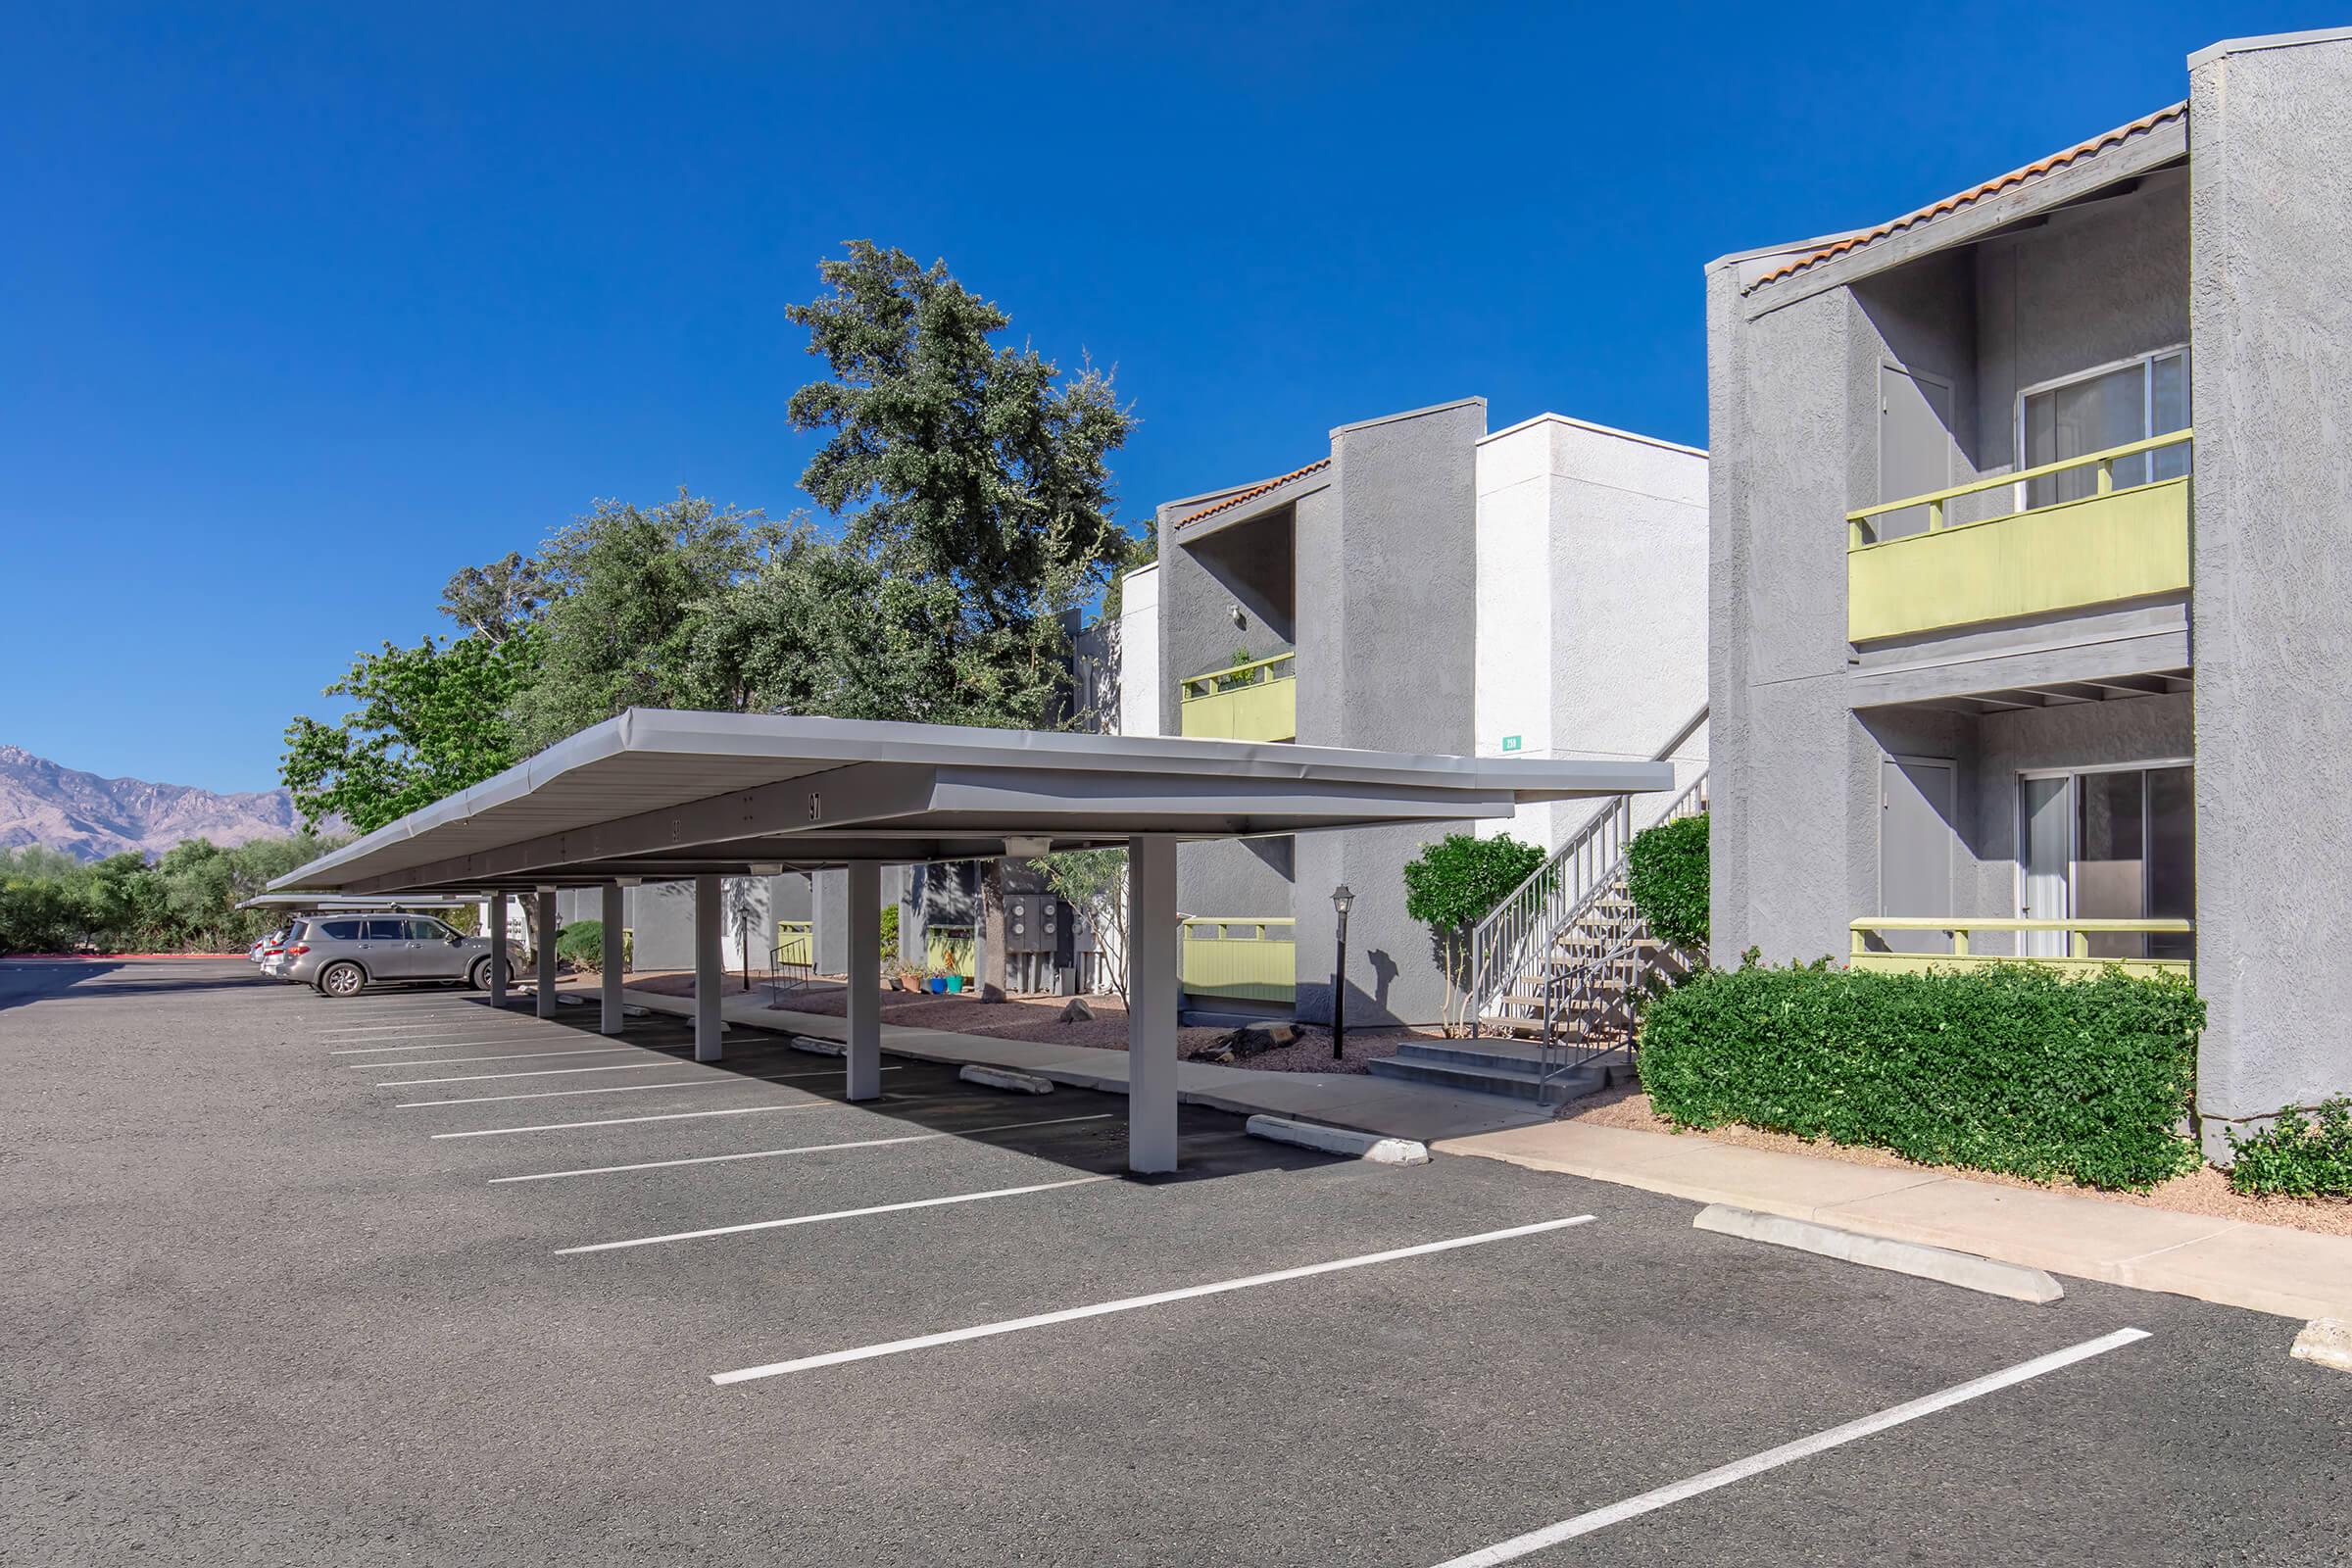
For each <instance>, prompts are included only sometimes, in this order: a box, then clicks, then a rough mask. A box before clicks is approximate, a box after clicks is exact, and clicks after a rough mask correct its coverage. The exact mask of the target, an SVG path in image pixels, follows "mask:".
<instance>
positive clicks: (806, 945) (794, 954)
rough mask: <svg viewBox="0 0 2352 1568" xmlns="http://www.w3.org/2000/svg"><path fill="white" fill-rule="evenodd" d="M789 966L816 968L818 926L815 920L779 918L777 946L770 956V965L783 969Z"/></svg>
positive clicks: (770, 966)
mask: <svg viewBox="0 0 2352 1568" xmlns="http://www.w3.org/2000/svg"><path fill="white" fill-rule="evenodd" d="M787 966H804V967H807V968H809V969H810V970H813V969H815V967H816V926H815V924H814V922H812V921H809V920H778V921H777V922H776V948H775V952H774V953H772V954H770V955H769V956H768V967H769V968H771V969H782V968H785V967H787Z"/></svg>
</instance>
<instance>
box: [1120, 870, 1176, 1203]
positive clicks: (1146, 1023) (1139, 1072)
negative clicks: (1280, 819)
mask: <svg viewBox="0 0 2352 1568" xmlns="http://www.w3.org/2000/svg"><path fill="white" fill-rule="evenodd" d="M1127 1168H1128V1169H1129V1170H1132V1171H1138V1172H1142V1173H1144V1174H1147V1175H1149V1174H1156V1173H1158V1172H1162V1171H1172V1170H1174V1169H1175V1168H1176V841H1175V840H1174V839H1172V838H1168V837H1165V836H1164V835H1157V834H1154V835H1150V836H1147V837H1142V838H1132V839H1129V840H1128V841H1127Z"/></svg>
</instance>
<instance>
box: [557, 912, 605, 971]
mask: <svg viewBox="0 0 2352 1568" xmlns="http://www.w3.org/2000/svg"><path fill="white" fill-rule="evenodd" d="M556 956H557V957H559V958H564V959H567V960H569V961H570V964H571V966H572V967H573V968H575V969H602V968H603V967H604V966H605V922H604V921H602V920H574V921H572V922H571V924H569V925H567V926H565V927H564V929H563V930H561V931H559V932H557V933H556Z"/></svg>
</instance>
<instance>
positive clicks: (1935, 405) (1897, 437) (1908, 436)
mask: <svg viewBox="0 0 2352 1568" xmlns="http://www.w3.org/2000/svg"><path fill="white" fill-rule="evenodd" d="M1952 451H1953V442H1952V386H1951V383H1950V382H1949V381H1944V380H1941V379H1938V378H1937V377H1936V376H1932V375H1923V374H1921V373H1920V372H1919V371H1916V370H1903V369H1898V368H1895V367H1894V366H1891V365H1882V366H1880V367H1879V500H1881V501H1882V502H1885V501H1900V500H1901V499H1902V498H1903V497H1905V496H1924V495H1926V494H1928V493H1929V492H1930V491H1932V490H1942V489H1945V488H1946V487H1948V486H1949V485H1950V484H1951V482H1952ZM1927 526H1928V509H1927V508H1925V507H1911V508H1908V509H1906V510H1904V511H1902V512H1890V513H1888V514H1887V515H1885V516H1883V517H1880V518H1879V519H1878V537H1880V538H1881V539H1899V538H1901V537H1902V536H1903V535H1905V534H1913V533H1922V532H1925V531H1926V529H1927Z"/></svg>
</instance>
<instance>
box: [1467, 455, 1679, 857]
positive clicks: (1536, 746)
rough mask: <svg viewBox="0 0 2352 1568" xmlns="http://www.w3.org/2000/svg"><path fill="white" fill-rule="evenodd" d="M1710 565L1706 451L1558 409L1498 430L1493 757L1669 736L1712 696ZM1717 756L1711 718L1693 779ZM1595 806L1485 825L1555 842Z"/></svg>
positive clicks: (1483, 751)
mask: <svg viewBox="0 0 2352 1568" xmlns="http://www.w3.org/2000/svg"><path fill="white" fill-rule="evenodd" d="M1706 571H1707V459H1706V454H1705V453H1703V452H1700V451H1697V450H1695V449H1693V448H1691V447H1684V446H1677V445H1675V444H1674V443H1672V442H1668V441H1659V440H1656V439H1654V438H1652V437H1648V436H1642V435H1635V434H1632V433H1630V432H1628V431H1623V430H1612V429H1609V428H1607V427H1606V426H1602V425H1595V424H1589V423H1586V422H1585V421H1583V420H1580V419H1571V418H1567V417H1563V416H1560V415H1556V414H1545V415H1540V416H1538V417H1535V418H1533V419H1528V420H1525V421H1523V422H1521V423H1519V424H1515V425H1512V426H1510V427H1509V428H1507V429H1503V430H1497V431H1495V433H1494V434H1492V435H1489V436H1487V437H1486V438H1485V439H1484V440H1483V441H1481V442H1480V443H1479V448H1478V651H1477V720H1476V729H1477V737H1476V744H1477V750H1478V755H1480V756H1481V757H1503V756H1515V757H1560V758H1579V759H1593V758H1598V759H1613V760H1642V759H1646V758H1648V757H1649V756H1651V755H1652V754H1653V753H1655V752H1656V751H1657V750H1658V748H1659V747H1661V746H1663V745H1665V744H1666V742H1667V741H1668V740H1669V739H1670V738H1671V737H1672V736H1673V734H1674V732H1675V731H1676V730H1678V729H1680V728H1681V727H1682V725H1683V723H1684V721H1685V720H1687V719H1688V718H1690V716H1691V714H1692V713H1694V712H1696V711H1698V709H1699V707H1700V706H1701V705H1702V704H1704V703H1705V702H1706V697H1707V641H1706V639H1707V581H1706ZM1514 735H1515V736H1517V737H1519V742H1520V744H1519V745H1518V746H1517V747H1516V748H1515V749H1513V750H1510V751H1505V750H1504V741H1505V739H1506V738H1507V737H1510V736H1514ZM1705 756H1706V731H1705V729H1704V728H1703V727H1702V728H1701V729H1700V730H1699V731H1698V732H1697V733H1696V734H1694V735H1692V736H1691V738H1690V739H1688V740H1686V741H1685V742H1684V743H1683V744H1682V746H1681V747H1680V748H1679V749H1678V751H1677V752H1676V754H1675V760H1676V762H1677V767H1676V773H1677V777H1678V779H1679V780H1680V781H1681V782H1682V783H1686V784H1687V783H1688V782H1689V781H1690V779H1691V778H1692V777H1693V776H1695V775H1696V773H1697V772H1698V771H1699V769H1701V768H1703V767H1704V766H1705ZM1669 799H1671V797H1664V796H1661V797H1659V798H1657V799H1655V800H1648V799H1644V800H1642V801H1638V802H1636V814H1637V815H1638V816H1639V815H1642V814H1644V812H1645V811H1646V813H1648V814H1654V813H1655V812H1656V811H1658V810H1659V809H1663V808H1664V806H1665V805H1666V803H1667V801H1668V800H1669ZM1593 809H1594V808H1593V806H1592V805H1590V804H1588V803H1585V802H1577V801H1570V802H1564V803H1561V804H1559V805H1556V806H1533V807H1522V808H1521V809H1520V811H1519V814H1518V815H1517V817H1515V818H1514V819H1513V820H1512V821H1511V822H1510V823H1508V824H1504V823H1500V822H1495V823H1486V824H1482V825H1481V828H1480V831H1481V832H1488V833H1494V832H1502V831H1506V830H1507V831H1509V832H1511V833H1513V834H1514V835H1516V836H1517V837H1519V838H1522V839H1525V840H1527V841H1529V842H1531V843H1539V844H1542V845H1544V847H1545V848H1551V847H1554V846H1556V845H1557V844H1558V843H1559V841H1560V839H1561V838H1562V837H1563V836H1565V835H1566V834H1567V833H1569V832H1570V831H1573V830H1574V828H1575V827H1577V826H1578V825H1579V824H1581V823H1583V822H1584V821H1585V820H1586V819H1587V818H1588V817H1589V816H1590V815H1591V814H1592V813H1593Z"/></svg>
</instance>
